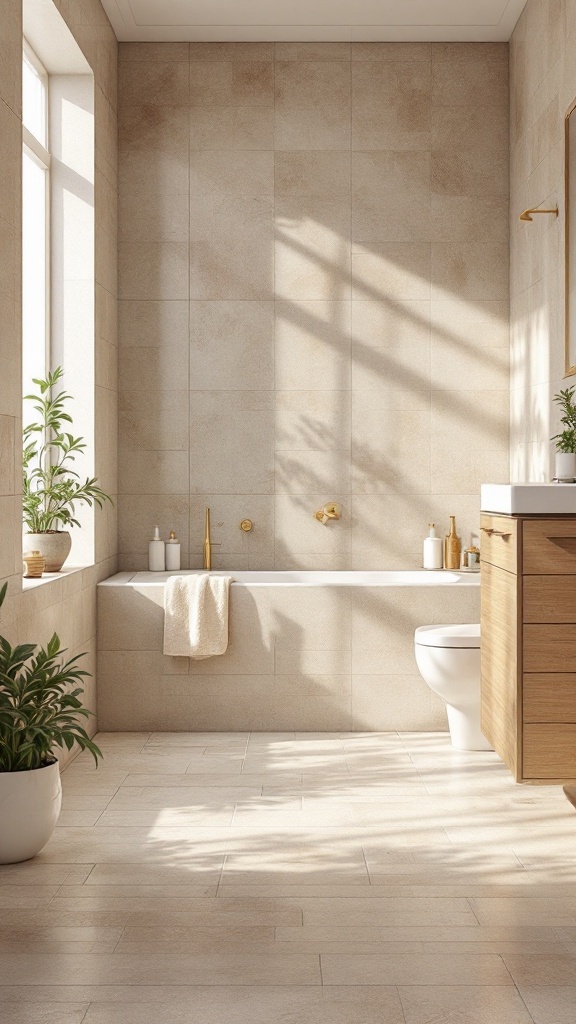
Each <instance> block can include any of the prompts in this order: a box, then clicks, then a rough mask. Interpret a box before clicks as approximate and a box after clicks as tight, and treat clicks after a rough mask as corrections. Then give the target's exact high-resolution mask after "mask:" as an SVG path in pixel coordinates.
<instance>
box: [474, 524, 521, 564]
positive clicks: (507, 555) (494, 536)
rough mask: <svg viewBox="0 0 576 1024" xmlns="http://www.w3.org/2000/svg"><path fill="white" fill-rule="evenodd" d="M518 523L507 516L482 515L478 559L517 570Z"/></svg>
mask: <svg viewBox="0 0 576 1024" xmlns="http://www.w3.org/2000/svg"><path fill="white" fill-rule="evenodd" d="M517 550H518V524H517V521H516V520H515V519H509V518H508V517H507V516H489V515H483V516H482V517H481V520H480V559H481V561H483V562H489V563H490V565H497V566H498V568H500V569H506V570H507V571H508V572H513V573H515V572H517V571H518V556H517Z"/></svg>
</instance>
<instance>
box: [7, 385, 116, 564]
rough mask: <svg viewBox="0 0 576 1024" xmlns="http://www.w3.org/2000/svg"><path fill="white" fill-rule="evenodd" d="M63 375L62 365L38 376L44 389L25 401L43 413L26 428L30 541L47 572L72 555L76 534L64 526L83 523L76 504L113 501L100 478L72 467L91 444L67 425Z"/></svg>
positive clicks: (69, 421) (26, 514)
mask: <svg viewBox="0 0 576 1024" xmlns="http://www.w3.org/2000/svg"><path fill="white" fill-rule="evenodd" d="M63 375H64V371H63V369H62V367H60V366H58V367H57V368H56V369H55V370H54V372H53V373H49V374H48V376H47V377H46V380H37V379H36V378H35V379H34V384H37V386H38V388H39V394H36V395H25V401H27V402H33V403H34V409H35V410H36V412H38V414H39V419H38V421H37V422H35V423H30V424H28V425H27V426H25V427H24V454H23V465H24V499H23V508H24V525H25V527H26V529H27V534H26V540H25V544H26V545H27V546H28V547H29V548H30V549H31V550H37V551H39V552H40V554H41V555H43V557H44V562H45V571H46V572H59V571H60V569H61V568H62V566H63V565H64V562H65V561H66V559H67V557H68V555H69V554H70V548H71V546H72V538H71V537H70V533H69V532H68V530H66V529H63V527H67V526H80V523H79V522H78V520H77V519H75V508H76V505H82V504H86V505H92V503H93V502H95V503H96V504H97V505H98V506H99V507H100V508H102V505H103V504H104V502H105V501H110V502H111V501H112V499H111V498H110V497H109V496H108V495H107V494H105V493H104V491H103V490H102V488H101V487H99V486H98V484H97V482H96V477H93V478H92V479H89V478H88V477H87V478H86V480H85V481H84V482H82V480H81V479H80V477H79V475H78V473H76V472H74V471H73V469H72V468H71V463H73V462H74V461H75V459H76V456H77V455H78V454H79V453H80V454H81V453H82V452H83V451H84V449H85V448H86V445H85V444H84V441H83V438H81V437H74V436H73V435H72V434H71V433H69V432H67V431H66V430H65V429H64V425H65V424H70V426H72V417H71V416H70V414H69V413H68V412H66V403H67V402H68V401H70V399H71V397H72V396H71V395H68V394H67V393H66V392H65V391H61V392H59V394H57V395H55V396H54V395H53V393H52V391H53V388H54V387H55V385H56V384H58V382H59V381H60V380H61V379H62V377H63Z"/></svg>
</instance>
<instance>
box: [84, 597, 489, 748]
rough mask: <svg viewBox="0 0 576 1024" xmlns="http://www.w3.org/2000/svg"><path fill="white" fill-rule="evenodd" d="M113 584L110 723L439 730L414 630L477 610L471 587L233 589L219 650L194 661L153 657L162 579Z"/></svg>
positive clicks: (104, 630)
mask: <svg viewBox="0 0 576 1024" xmlns="http://www.w3.org/2000/svg"><path fill="white" fill-rule="evenodd" d="M118 582H119V581H118V578H114V579H112V580H110V581H107V582H106V583H103V584H102V585H101V586H99V587H98V623H99V630H98V672H99V675H98V687H99V696H98V707H99V719H100V725H101V727H102V728H103V729H112V730H118V729H120V730H152V731H169V732H170V731H180V730H182V729H184V730H186V729H188V730H193V731H194V730H208V731H218V730H224V731H228V730H232V731H238V730H246V729H255V730H260V731H262V730H264V731H268V730H271V731H273V730H281V731H283V730H286V729H301V730H307V731H309V730H311V731H316V730H318V731H327V730H328V731H331V730H356V731H360V732H362V731H364V730H366V731H374V730H388V729H404V730H408V731H410V730H416V731H417V730H424V731H427V730H436V729H445V728H446V706H445V703H444V701H442V700H441V699H440V698H439V697H438V696H437V695H436V694H435V693H433V692H432V690H430V688H429V687H428V686H427V685H426V683H425V682H424V681H423V680H422V678H421V677H420V675H419V673H418V670H417V668H416V663H415V661H414V630H415V629H416V627H417V626H420V625H422V623H423V622H430V623H434V622H436V623H441V622H477V621H478V619H479V616H480V608H479V603H480V590H479V588H478V587H477V586H465V587H458V588H457V589H456V590H450V588H449V587H446V586H439V587H382V586H381V587H360V586H357V587H335V586H332V587H330V586H326V585H324V586H322V587H298V586H296V587H282V586H280V587H279V586H276V587H274V586H267V587H262V586H255V587H250V586H240V585H237V586H233V587H232V593H231V615H230V644H229V647H228V650H227V651H226V653H225V654H224V655H222V657H220V658H207V659H204V660H201V661H194V660H193V659H190V658H170V657H166V656H164V655H163V654H162V634H163V620H164V612H163V608H164V598H163V589H164V588H163V586H162V585H157V586H151V585H150V584H149V583H148V584H145V585H142V586H139V585H138V584H129V585H127V584H126V583H124V584H120V585H118ZM476 582H477V581H476V580H474V583H476Z"/></svg>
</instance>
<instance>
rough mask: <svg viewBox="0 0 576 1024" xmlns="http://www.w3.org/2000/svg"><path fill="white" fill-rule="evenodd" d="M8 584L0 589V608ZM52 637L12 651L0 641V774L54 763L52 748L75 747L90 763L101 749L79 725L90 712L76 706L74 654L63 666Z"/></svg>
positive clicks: (77, 671) (78, 679)
mask: <svg viewBox="0 0 576 1024" xmlns="http://www.w3.org/2000/svg"><path fill="white" fill-rule="evenodd" d="M7 588H8V584H7V583H5V584H4V586H3V587H2V588H1V589H0V608H1V607H2V604H3V603H4V599H5V597H6V590H7ZM65 653H66V651H65V650H63V649H62V648H61V646H60V640H59V638H58V636H57V635H56V633H54V636H53V637H52V639H51V640H50V641H49V643H48V644H47V646H46V647H39V646H38V645H36V644H19V645H18V646H17V647H12V646H11V645H10V644H9V643H8V641H7V640H6V638H5V637H3V636H0V772H27V771H33V770H34V769H37V768H43V767H46V766H47V765H50V764H54V763H55V761H56V757H55V755H54V747H55V746H59V747H66V749H67V750H71V749H72V747H73V745H74V743H77V744H78V746H79V747H80V749H81V750H89V751H90V753H91V754H92V756H93V758H94V760H95V762H96V764H98V758H99V757H102V752H101V750H100V749H99V748H98V747H97V746H96V744H95V743H93V741H92V740H91V739H90V737H89V735H88V733H87V732H86V730H85V729H84V728H83V727H82V726H81V725H80V723H79V716H82V717H84V718H89V717H90V716H91V715H92V712H91V711H89V710H88V709H87V708H84V707H82V704H81V703H80V700H79V697H80V695H81V694H82V693H83V692H84V691H83V688H82V686H81V685H80V686H79V685H77V684H78V683H81V682H82V678H83V677H85V676H89V675H90V673H89V672H85V671H84V670H83V669H81V668H79V667H78V660H79V658H81V657H83V655H78V656H77V657H75V658H70V659H69V660H68V661H60V660H59V656H61V655H63V654H65Z"/></svg>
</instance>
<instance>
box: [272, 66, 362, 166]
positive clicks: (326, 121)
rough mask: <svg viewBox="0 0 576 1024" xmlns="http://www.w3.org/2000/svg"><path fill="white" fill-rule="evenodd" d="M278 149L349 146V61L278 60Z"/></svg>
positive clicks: (276, 113)
mask: <svg viewBox="0 0 576 1024" xmlns="http://www.w3.org/2000/svg"><path fill="white" fill-rule="evenodd" d="M275 116H276V148H277V149H299V150H305V149H344V150H346V149H349V148H350V64H349V63H348V62H345V61H297V60H296V61H295V60H292V61H289V60H288V61H282V60H277V61H276V74H275Z"/></svg>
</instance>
